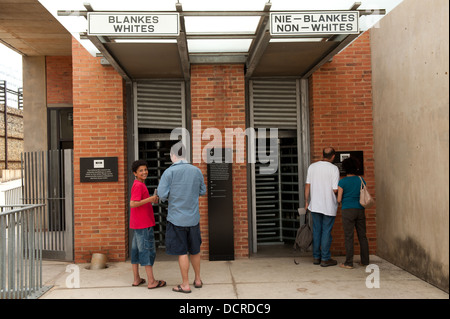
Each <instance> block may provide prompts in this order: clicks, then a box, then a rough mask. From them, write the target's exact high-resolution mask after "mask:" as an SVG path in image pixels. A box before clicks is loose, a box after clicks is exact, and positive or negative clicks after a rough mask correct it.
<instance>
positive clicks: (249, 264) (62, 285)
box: [40, 254, 449, 300]
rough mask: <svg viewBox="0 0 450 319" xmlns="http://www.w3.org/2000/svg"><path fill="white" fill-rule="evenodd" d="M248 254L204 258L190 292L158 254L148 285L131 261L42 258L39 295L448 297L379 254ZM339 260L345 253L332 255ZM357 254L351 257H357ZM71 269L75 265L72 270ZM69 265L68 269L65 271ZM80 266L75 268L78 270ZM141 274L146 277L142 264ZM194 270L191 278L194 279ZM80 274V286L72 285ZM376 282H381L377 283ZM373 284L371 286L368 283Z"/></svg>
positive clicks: (173, 267)
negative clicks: (98, 264) (323, 259)
mask: <svg viewBox="0 0 450 319" xmlns="http://www.w3.org/2000/svg"><path fill="white" fill-rule="evenodd" d="M295 259H296V261H297V262H298V264H295V263H294V256H290V257H271V258H268V257H264V256H263V255H259V254H258V257H257V258H255V257H251V258H248V259H238V260H234V261H206V260H205V261H202V264H201V272H202V279H203V282H204V285H203V288H201V289H196V288H194V287H191V288H192V293H190V294H182V293H176V292H173V291H172V287H174V286H176V285H177V284H179V283H180V280H181V277H180V273H179V268H178V263H177V261H176V258H174V257H172V256H167V255H165V256H163V255H161V256H160V257H157V260H156V262H155V265H154V273H155V277H156V279H163V280H165V281H166V282H167V286H166V287H163V288H158V289H154V290H148V289H147V287H146V285H142V286H139V287H132V286H131V284H132V280H133V276H132V271H131V264H130V263H129V262H116V263H108V265H107V268H106V269H101V270H90V269H88V268H89V264H76V265H74V264H71V263H65V262H52V261H44V265H43V270H44V271H43V282H44V283H45V286H48V287H50V289H49V290H48V291H47V292H46V293H45V294H43V295H42V296H41V297H40V299H186V300H190V299H448V298H449V295H448V294H447V293H446V292H444V291H442V290H440V289H438V288H436V287H434V286H432V285H430V284H428V283H427V282H425V281H423V280H421V279H419V278H417V277H415V276H413V275H412V274H410V273H408V272H406V271H404V270H402V269H400V268H398V267H396V266H394V265H392V264H391V263H389V262H387V261H385V260H383V259H381V258H379V257H377V256H371V265H369V266H368V268H366V267H362V266H358V265H357V263H355V268H354V269H342V268H340V267H339V266H332V267H321V266H317V265H313V263H312V258H311V257H310V256H308V257H295ZM336 259H337V260H338V262H343V261H344V257H336ZM358 260H359V258H358V256H355V261H358ZM73 269H76V271H74V270H73ZM66 270H67V272H66ZM78 271H79V273H78ZM140 273H141V276H142V277H143V278H146V276H145V271H144V269H143V268H142V267H141V269H140ZM193 276H194V275H193V271H192V269H191V271H190V277H191V278H192V279H191V281H193ZM73 277H77V278H79V284H80V286H79V288H76V287H73V286H74V284H76V281H70V279H71V278H73ZM376 283H379V288H377V285H376ZM371 286H375V287H373V288H370V287H371Z"/></svg>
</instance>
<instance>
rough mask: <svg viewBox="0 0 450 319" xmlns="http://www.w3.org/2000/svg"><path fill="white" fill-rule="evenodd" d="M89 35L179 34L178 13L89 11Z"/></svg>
mask: <svg viewBox="0 0 450 319" xmlns="http://www.w3.org/2000/svg"><path fill="white" fill-rule="evenodd" d="M87 19H88V35H96V36H114V35H116V36H117V35H132V36H171V35H173V36H178V35H179V33H180V26H179V21H180V19H179V14H178V13H159V12H158V13H120V12H88V16H87Z"/></svg>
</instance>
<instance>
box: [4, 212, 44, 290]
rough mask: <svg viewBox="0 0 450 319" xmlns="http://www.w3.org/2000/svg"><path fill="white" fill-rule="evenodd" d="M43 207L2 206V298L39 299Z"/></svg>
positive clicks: (41, 285) (41, 286) (40, 288)
mask: <svg viewBox="0 0 450 319" xmlns="http://www.w3.org/2000/svg"><path fill="white" fill-rule="evenodd" d="M44 206H45V205H43V204H34V205H14V206H0V299H24V298H37V297H39V296H40V295H41V294H43V293H44V292H45V291H46V290H47V289H48V287H44V286H43V283H42V250H43V248H42V247H43V246H42V245H43V222H42V221H43V217H44V212H45V210H44Z"/></svg>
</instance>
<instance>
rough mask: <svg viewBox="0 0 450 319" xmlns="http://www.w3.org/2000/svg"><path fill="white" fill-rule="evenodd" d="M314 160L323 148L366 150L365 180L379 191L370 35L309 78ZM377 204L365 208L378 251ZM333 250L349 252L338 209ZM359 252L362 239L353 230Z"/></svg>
mask: <svg viewBox="0 0 450 319" xmlns="http://www.w3.org/2000/svg"><path fill="white" fill-rule="evenodd" d="M310 123H311V155H312V162H315V161H317V160H320V159H321V158H322V149H323V148H324V147H326V146H332V147H334V148H335V150H336V151H363V152H364V176H363V177H364V179H365V180H366V182H367V185H368V187H369V190H370V191H371V194H373V195H375V176H374V173H375V171H374V154H373V121H372V66H371V53H370V33H369V32H365V33H364V34H362V35H361V36H360V37H359V38H358V39H357V40H356V41H355V42H353V43H352V44H351V45H350V46H349V47H347V48H346V49H345V50H344V51H342V52H341V53H339V54H338V55H336V56H335V57H334V58H333V61H332V62H331V63H326V64H325V65H323V66H322V67H321V68H320V69H319V70H318V71H317V72H315V73H314V74H313V76H312V77H311V79H310ZM375 216H376V214H375V208H370V209H366V218H367V221H366V225H367V237H368V239H369V249H370V253H371V254H374V253H375V252H376V220H375ZM332 236H333V243H332V245H331V250H332V254H335V255H345V243H344V231H343V228H342V215H341V211H340V209H339V210H338V214H337V217H336V222H335V225H334V227H333V232H332ZM355 254H359V243H358V240H357V236H356V233H355Z"/></svg>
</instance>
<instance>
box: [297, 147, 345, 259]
mask: <svg viewBox="0 0 450 319" xmlns="http://www.w3.org/2000/svg"><path fill="white" fill-rule="evenodd" d="M335 153H336V152H335V150H334V149H333V148H332V147H326V148H324V149H323V158H322V160H320V161H318V162H316V163H313V164H311V165H310V166H309V168H308V174H307V177H306V185H305V209H308V210H309V211H310V212H311V216H312V219H313V258H314V264H315V265H319V264H320V265H321V266H322V267H328V266H334V265H337V261H336V260H334V259H331V253H330V246H331V240H332V237H331V230H332V229H333V225H334V220H335V218H336V212H337V208H338V203H337V199H336V194H337V191H338V182H339V169H338V168H337V166H336V165H334V164H332V163H333V160H334V157H335Z"/></svg>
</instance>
